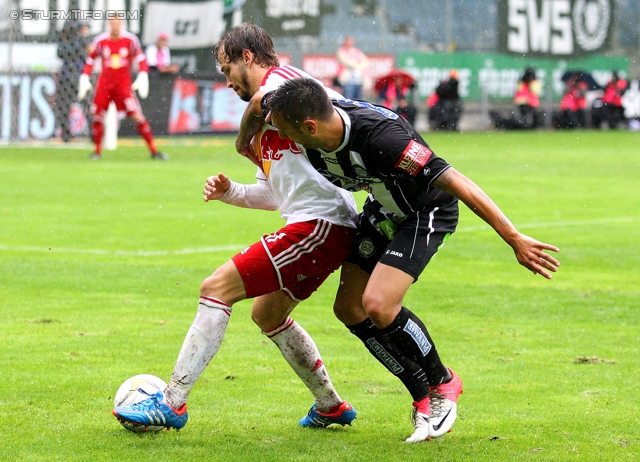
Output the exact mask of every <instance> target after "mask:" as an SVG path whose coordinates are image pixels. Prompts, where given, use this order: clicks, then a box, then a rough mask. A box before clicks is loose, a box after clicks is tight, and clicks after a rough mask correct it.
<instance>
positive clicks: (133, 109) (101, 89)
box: [91, 84, 142, 117]
mask: <svg viewBox="0 0 640 462" xmlns="http://www.w3.org/2000/svg"><path fill="white" fill-rule="evenodd" d="M111 101H113V102H114V103H116V108H117V109H118V112H120V111H125V112H126V113H127V116H129V117H131V116H132V115H133V114H141V113H142V109H140V102H139V101H138V97H137V96H136V94H135V92H134V91H133V90H132V89H131V87H130V86H117V87H106V86H104V85H100V84H98V86H97V88H96V94H95V96H94V98H93V104H92V105H91V115H94V116H98V117H102V114H104V113H105V112H106V111H107V109H108V108H109V103H110V102H111Z"/></svg>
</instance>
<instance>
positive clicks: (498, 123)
mask: <svg viewBox="0 0 640 462" xmlns="http://www.w3.org/2000/svg"><path fill="white" fill-rule="evenodd" d="M539 92H540V82H539V81H538V80H537V79H536V71H535V69H534V68H533V67H528V68H527V69H525V71H524V74H523V75H522V78H521V79H520V84H519V85H518V89H517V91H516V94H515V95H514V96H513V102H514V103H515V104H516V106H517V107H516V110H515V111H512V112H511V114H510V116H509V117H502V116H501V115H500V114H499V113H498V112H495V111H491V118H492V119H493V123H494V125H495V127H496V128H507V129H514V130H518V129H519V130H523V129H531V128H536V127H537V126H538V125H539V116H538V114H537V108H538V107H539V106H540V97H539V96H538V93H539Z"/></svg>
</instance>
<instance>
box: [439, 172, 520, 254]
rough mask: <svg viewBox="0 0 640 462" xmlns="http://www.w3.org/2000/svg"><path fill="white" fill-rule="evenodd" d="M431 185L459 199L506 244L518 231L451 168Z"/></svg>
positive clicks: (475, 186) (474, 185)
mask: <svg viewBox="0 0 640 462" xmlns="http://www.w3.org/2000/svg"><path fill="white" fill-rule="evenodd" d="M433 185H434V186H435V187H436V188H438V189H440V190H442V191H446V192H448V193H449V194H452V195H454V196H456V197H457V198H458V199H460V200H461V201H462V202H463V203H464V204H465V205H466V206H467V207H469V209H471V211H472V212H473V213H475V214H476V215H478V216H479V217H480V218H482V219H483V220H484V221H485V222H487V224H489V226H491V227H492V228H493V229H494V230H495V231H496V232H497V233H498V234H499V235H500V236H501V237H502V238H503V239H504V240H505V241H506V242H507V243H511V241H512V239H513V238H514V237H515V236H516V235H517V234H518V231H517V230H516V228H515V227H514V226H513V224H512V223H511V222H510V221H509V219H508V218H507V217H506V216H505V214H504V213H502V211H501V210H500V208H499V207H498V206H497V205H496V203H495V202H493V200H491V198H490V197H489V196H487V194H486V193H485V192H484V191H483V190H482V189H481V188H480V186H478V185H477V184H475V183H474V182H473V181H471V180H470V179H469V178H467V177H466V176H464V175H463V174H461V173H460V172H458V171H457V170H456V169H454V168H453V167H451V168H449V169H447V170H446V171H445V172H443V173H442V175H440V176H439V177H438V178H437V179H436V180H435V181H434V183H433Z"/></svg>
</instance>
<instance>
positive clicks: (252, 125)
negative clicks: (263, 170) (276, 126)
mask: <svg viewBox="0 0 640 462" xmlns="http://www.w3.org/2000/svg"><path fill="white" fill-rule="evenodd" d="M262 96H263V93H256V94H255V95H254V96H253V98H251V101H250V102H249V104H248V105H247V107H246V109H245V111H244V113H243V114H242V120H241V121H240V128H239V129H238V137H237V138H236V150H237V151H238V152H239V153H240V154H242V155H244V156H249V155H251V154H252V152H253V151H252V149H251V139H252V138H253V137H254V135H255V134H256V133H258V132H259V131H260V129H261V128H262V126H263V125H264V118H263V117H262V108H261V107H260V101H261V100H262Z"/></svg>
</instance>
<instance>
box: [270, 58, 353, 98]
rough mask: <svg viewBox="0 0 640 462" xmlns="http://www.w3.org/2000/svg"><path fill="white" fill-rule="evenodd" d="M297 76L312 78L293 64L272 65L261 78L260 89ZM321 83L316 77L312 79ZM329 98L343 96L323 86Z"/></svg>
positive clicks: (273, 88)
mask: <svg viewBox="0 0 640 462" xmlns="http://www.w3.org/2000/svg"><path fill="white" fill-rule="evenodd" d="M297 77H304V78H307V79H313V77H311V75H309V74H307V73H306V72H305V71H303V70H300V69H298V68H297V67H293V66H282V67H272V68H271V69H269V71H268V72H267V74H266V75H265V76H264V79H262V83H261V84H260V91H264V92H268V91H273V90H275V89H277V88H278V87H279V86H280V85H282V84H283V83H284V82H286V81H287V80H291V79H295V78H297ZM314 80H316V81H317V82H319V83H320V84H321V85H322V82H320V81H319V80H318V79H314ZM324 89H325V90H326V91H327V94H328V95H329V98H331V99H342V98H343V96H342V95H341V94H340V93H338V92H337V91H334V90H332V89H331V88H327V87H325V88H324Z"/></svg>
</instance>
